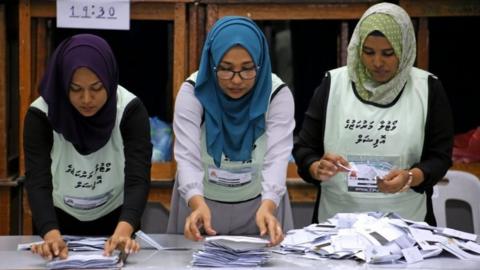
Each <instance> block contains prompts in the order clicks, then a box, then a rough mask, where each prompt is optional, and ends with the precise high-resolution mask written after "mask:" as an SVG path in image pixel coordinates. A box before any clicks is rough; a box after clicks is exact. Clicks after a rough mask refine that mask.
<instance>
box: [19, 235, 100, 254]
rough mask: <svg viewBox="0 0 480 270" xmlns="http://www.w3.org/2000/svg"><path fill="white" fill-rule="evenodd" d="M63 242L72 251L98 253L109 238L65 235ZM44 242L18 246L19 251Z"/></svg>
mask: <svg viewBox="0 0 480 270" xmlns="http://www.w3.org/2000/svg"><path fill="white" fill-rule="evenodd" d="M63 240H64V241H65V243H66V244H67V246H68V250H70V251H96V250H103V248H104V246H105V241H107V237H85V236H71V235H64V236H63ZM42 243H43V241H39V242H32V243H24V244H19V245H18V246H17V250H29V249H30V248H31V247H32V245H38V244H42Z"/></svg>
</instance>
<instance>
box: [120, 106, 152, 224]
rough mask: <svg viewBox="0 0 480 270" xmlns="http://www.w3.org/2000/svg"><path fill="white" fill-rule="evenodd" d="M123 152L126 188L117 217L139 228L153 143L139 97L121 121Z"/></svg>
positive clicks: (146, 192)
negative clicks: (119, 213) (120, 211)
mask: <svg viewBox="0 0 480 270" xmlns="http://www.w3.org/2000/svg"><path fill="white" fill-rule="evenodd" d="M120 131H121V133H122V138H123V145H124V153H125V190H124V201H123V206H122V213H121V215H120V221H126V222H128V223H129V224H130V225H132V227H133V228H134V230H137V229H139V227H140V221H141V218H142V214H143V210H144V208H145V205H146V203H147V198H148V191H149V188H150V167H151V165H152V164H151V160H152V143H151V141H150V122H149V119H148V113H147V110H146V109H145V107H144V106H143V104H142V102H141V101H140V99H138V98H136V99H134V100H132V101H131V102H130V104H128V106H127V107H126V108H125V111H124V113H123V117H122V122H121V123H120Z"/></svg>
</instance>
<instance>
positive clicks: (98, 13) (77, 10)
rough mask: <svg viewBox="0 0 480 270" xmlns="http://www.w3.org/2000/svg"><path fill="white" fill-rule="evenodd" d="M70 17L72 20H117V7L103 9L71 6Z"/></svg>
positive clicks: (92, 6)
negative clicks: (93, 18)
mask: <svg viewBox="0 0 480 270" xmlns="http://www.w3.org/2000/svg"><path fill="white" fill-rule="evenodd" d="M70 11H71V13H70V15H69V17H71V18H92V17H95V18H97V19H116V17H115V7H109V8H106V7H103V6H95V5H91V6H81V7H77V6H73V5H72V6H70Z"/></svg>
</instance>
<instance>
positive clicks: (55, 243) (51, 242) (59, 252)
mask: <svg viewBox="0 0 480 270" xmlns="http://www.w3.org/2000/svg"><path fill="white" fill-rule="evenodd" d="M30 250H31V251H32V253H34V254H39V255H40V256H42V257H43V258H45V259H47V260H52V259H53V258H54V257H59V258H60V259H66V258H67V256H68V247H67V244H65V241H63V238H62V235H61V233H60V231H59V230H57V229H54V230H51V231H49V232H47V233H46V234H45V235H44V236H43V243H42V244H38V245H32V247H31V249H30Z"/></svg>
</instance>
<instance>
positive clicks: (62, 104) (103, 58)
mask: <svg viewBox="0 0 480 270" xmlns="http://www.w3.org/2000/svg"><path fill="white" fill-rule="evenodd" d="M80 67H86V68H89V69H90V70H91V71H93V72H94V73H95V74H96V75H97V77H98V78H99V79H100V80H101V81H102V83H103V85H104V87H105V89H106V91H107V96H108V98H107V102H106V103H105V105H104V106H103V107H102V108H101V109H100V110H99V111H98V112H97V113H96V114H95V115H93V116H91V117H84V116H83V115H81V114H80V113H79V112H78V111H77V110H76V109H75V107H73V105H72V104H71V103H70V100H69V98H68V92H69V88H70V82H71V80H72V77H73V73H74V72H75V70H76V69H78V68H80ZM117 86H118V68H117V62H116V60H115V56H114V55H113V52H112V50H111V48H110V46H109V45H108V43H107V42H106V41H105V40H104V39H102V38H100V37H98V36H95V35H91V34H80V35H75V36H72V37H70V38H68V39H66V40H64V41H62V43H60V45H59V46H58V47H57V49H55V52H54V53H53V55H52V56H51V58H50V60H49V63H48V66H47V70H46V72H45V75H44V76H43V79H42V82H41V84H40V95H41V96H42V97H43V99H44V100H45V101H46V102H47V104H48V120H49V121H50V124H51V125H52V127H53V129H54V130H55V131H56V132H58V133H60V134H62V135H63V137H64V138H65V139H66V140H68V141H69V142H71V143H72V144H73V145H74V146H75V148H76V149H77V150H78V151H79V152H80V153H82V154H84V155H86V154H90V153H92V152H95V151H97V150H98V149H100V148H102V147H103V146H104V145H105V144H106V143H107V142H108V140H109V139H110V136H111V133H112V130H113V127H114V125H115V119H116V112H117Z"/></svg>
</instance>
